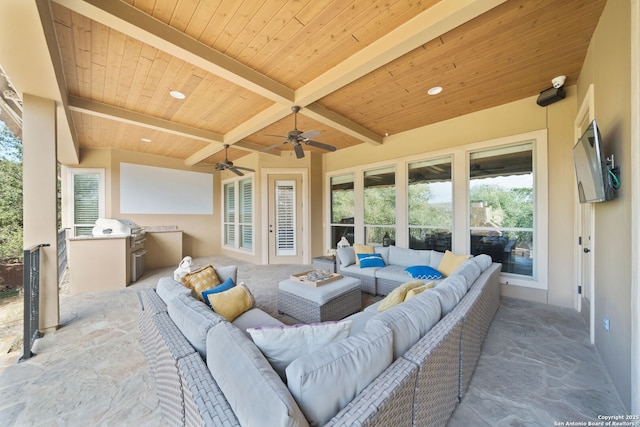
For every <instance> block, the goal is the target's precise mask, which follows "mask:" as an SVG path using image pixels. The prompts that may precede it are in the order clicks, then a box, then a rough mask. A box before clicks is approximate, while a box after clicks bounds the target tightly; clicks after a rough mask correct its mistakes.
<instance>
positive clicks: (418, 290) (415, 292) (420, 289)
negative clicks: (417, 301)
mask: <svg viewBox="0 0 640 427" xmlns="http://www.w3.org/2000/svg"><path fill="white" fill-rule="evenodd" d="M435 285H436V284H435V282H429V283H427V284H426V285H422V286H418V287H417V288H413V289H409V290H408V291H407V295H406V296H405V297H404V300H405V301H407V300H410V299H411V298H413V297H415V296H416V295H418V294H419V293H422V292H424V291H426V290H427V289H431V288H433V287H434V286H435Z"/></svg>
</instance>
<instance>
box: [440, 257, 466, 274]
mask: <svg viewBox="0 0 640 427" xmlns="http://www.w3.org/2000/svg"><path fill="white" fill-rule="evenodd" d="M469 258H471V255H456V254H454V253H453V252H451V251H446V252H445V253H444V256H443V257H442V260H441V261H440V265H438V271H439V272H440V273H442V274H444V277H449V276H450V275H451V274H452V273H453V272H454V271H456V269H457V268H458V267H460V265H461V264H462V263H463V262H465V261H466V260H468V259H469Z"/></svg>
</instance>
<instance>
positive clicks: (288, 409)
mask: <svg viewBox="0 0 640 427" xmlns="http://www.w3.org/2000/svg"><path fill="white" fill-rule="evenodd" d="M207 366H208V367H209V371H211V374H212V375H213V378H215V380H216V382H217V383H218V386H219V387H220V390H222V392H223V393H224V395H225V397H226V398H227V401H228V402H229V405H230V406H231V408H232V409H233V412H234V413H235V415H236V417H237V418H238V421H240V424H241V425H243V426H263V425H266V424H265V423H268V425H272V426H291V427H293V426H308V425H309V423H308V422H307V420H306V419H305V417H304V415H303V414H302V411H301V410H300V408H299V407H298V405H297V404H296V402H295V400H294V399H293V397H292V396H291V393H290V392H289V390H287V387H286V386H285V385H284V383H283V382H282V380H281V379H280V377H279V376H278V374H276V372H275V371H274V370H273V368H272V367H271V365H270V364H269V362H267V359H266V358H265V357H264V356H263V355H262V353H261V352H260V350H259V349H258V347H256V345H255V344H254V343H253V342H252V341H251V339H249V338H248V337H247V336H246V335H245V334H244V333H242V332H241V331H240V330H239V329H238V328H236V327H235V326H233V325H232V324H230V323H227V322H220V323H218V324H217V325H215V326H214V327H213V328H211V329H210V330H209V333H208V335H207Z"/></svg>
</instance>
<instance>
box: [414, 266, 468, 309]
mask: <svg viewBox="0 0 640 427" xmlns="http://www.w3.org/2000/svg"><path fill="white" fill-rule="evenodd" d="M454 276H455V275H454V274H452V275H451V276H450V277H448V278H447V280H445V281H444V282H442V283H440V284H439V285H438V286H436V287H435V288H433V289H429V290H427V291H425V292H423V293H426V292H434V293H435V294H436V295H437V296H438V298H439V299H440V306H441V307H442V317H444V316H446V315H447V314H449V312H450V311H451V310H453V309H454V307H455V306H456V305H457V304H458V302H460V300H461V299H462V297H463V296H464V294H465V293H466V291H467V282H466V280H465V279H464V277H462V276H457V278H456V277H454ZM452 277H453V279H451V278H452ZM415 298H417V297H415ZM409 301H411V300H409Z"/></svg>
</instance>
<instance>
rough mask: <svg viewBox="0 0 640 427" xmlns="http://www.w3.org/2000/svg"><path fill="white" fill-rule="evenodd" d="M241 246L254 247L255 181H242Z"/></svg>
mask: <svg viewBox="0 0 640 427" xmlns="http://www.w3.org/2000/svg"><path fill="white" fill-rule="evenodd" d="M239 209H240V218H239V222H240V247H242V248H245V249H252V248H253V182H252V181H251V180H250V179H245V180H243V181H240V207H239Z"/></svg>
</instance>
